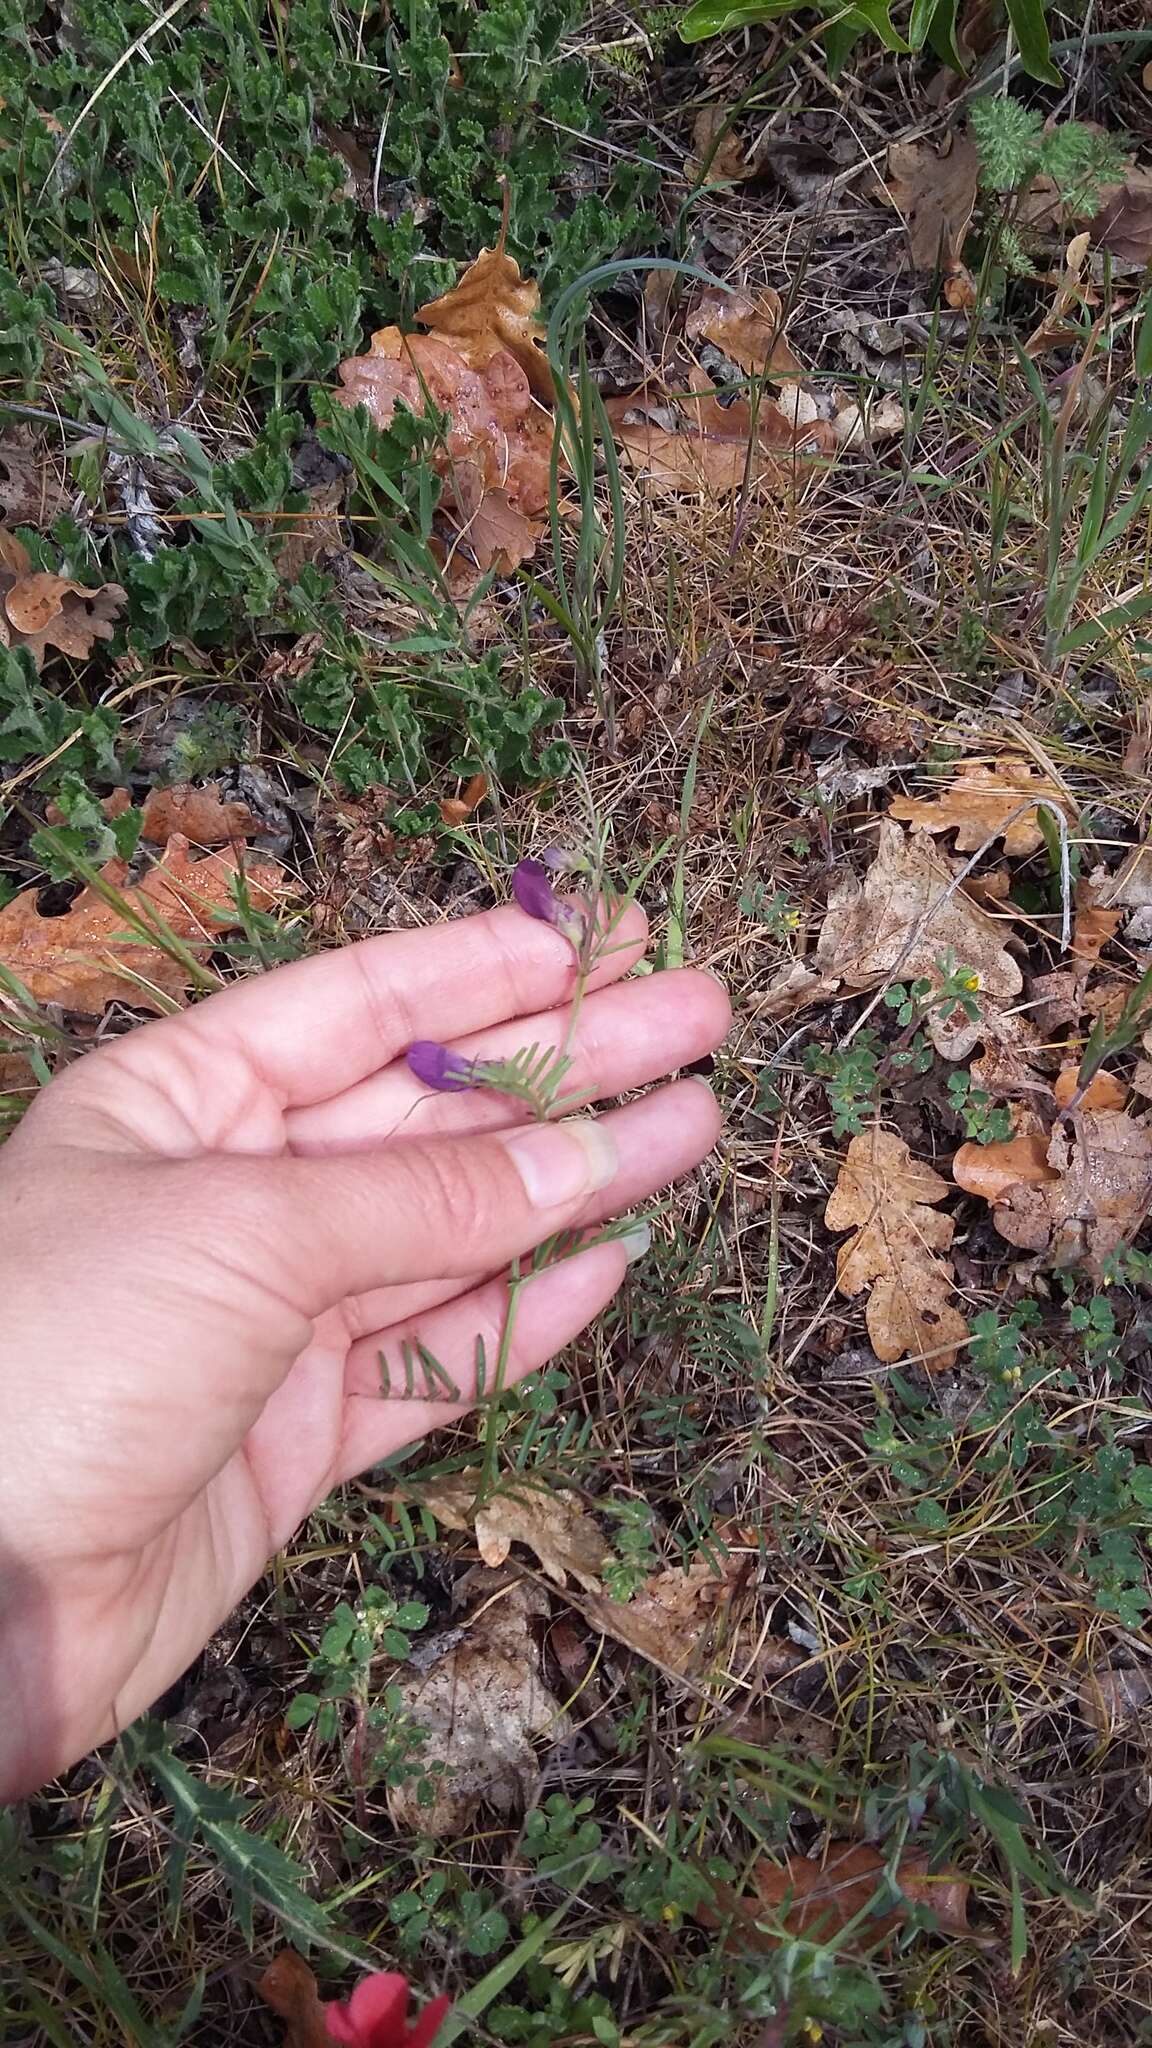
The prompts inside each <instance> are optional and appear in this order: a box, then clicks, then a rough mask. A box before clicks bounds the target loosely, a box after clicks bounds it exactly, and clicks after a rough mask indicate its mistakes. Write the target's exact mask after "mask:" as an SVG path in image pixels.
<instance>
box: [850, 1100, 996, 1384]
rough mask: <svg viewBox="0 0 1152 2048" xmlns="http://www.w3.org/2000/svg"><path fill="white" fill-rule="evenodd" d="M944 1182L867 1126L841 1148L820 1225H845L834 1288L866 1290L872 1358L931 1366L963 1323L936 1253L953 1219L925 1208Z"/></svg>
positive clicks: (941, 1365)
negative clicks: (846, 1232)
mask: <svg viewBox="0 0 1152 2048" xmlns="http://www.w3.org/2000/svg"><path fill="white" fill-rule="evenodd" d="M947 1193H948V1183H947V1181H946V1180H943V1179H942V1178H941V1176H940V1175H939V1174H938V1173H935V1172H934V1171H933V1169H932V1168H931V1167H930V1166H922V1165H920V1163H919V1162H918V1161H917V1160H915V1159H913V1157H912V1155H911V1153H910V1152H909V1150H908V1147H907V1145H906V1144H905V1142H904V1140H903V1138H898V1137H897V1136H896V1133H895V1132H894V1131H885V1130H881V1128H880V1127H879V1125H874V1126H873V1128H872V1129H871V1130H867V1131H861V1132H860V1133H859V1135H858V1136H857V1137H855V1138H853V1140H852V1142H851V1144H850V1145H849V1147H848V1153H847V1157H846V1158H845V1160H844V1163H843V1165H842V1166H841V1168H840V1177H839V1179H838V1180H837V1182H836V1186H835V1187H834V1188H833V1190H832V1193H831V1195H830V1196H829V1198H828V1204H827V1207H826V1208H825V1211H824V1221H825V1223H826V1224H827V1226H828V1229H829V1230H854V1231H855V1235H854V1236H853V1237H850V1238H849V1239H848V1241H847V1243H846V1244H842V1245H841V1247H840V1250H839V1252H838V1253H837V1255H836V1286H837V1288H838V1290H839V1292H840V1293H841V1294H846V1295H855V1294H860V1293H862V1292H863V1290H864V1289H865V1288H869V1289H870V1293H869V1297H868V1306H867V1309H866V1310H865V1321H866V1322H867V1325H868V1336H869V1339H870V1340H871V1344H872V1349H873V1350H874V1352H875V1353H876V1356H877V1358H880V1359H883V1360H884V1362H885V1364H892V1363H894V1362H895V1360H896V1359H898V1358H916V1359H920V1360H921V1361H922V1362H923V1364H924V1365H926V1366H927V1367H928V1369H929V1370H930V1371H933V1372H943V1371H946V1370H947V1368H948V1367H949V1366H950V1365H952V1364H953V1363H954V1361H955V1358H956V1352H957V1349H958V1348H959V1346H960V1345H961V1344H962V1343H963V1342H964V1340H965V1338H966V1337H967V1335H968V1325H967V1323H966V1322H965V1321H964V1318H963V1316H962V1315H961V1314H960V1311H959V1309H957V1308H956V1307H955V1306H954V1305H953V1301H952V1296H953V1294H954V1292H955V1279H954V1276H953V1272H952V1266H951V1262H950V1261H949V1260H947V1259H943V1258H939V1257H937V1256H936V1254H937V1253H940V1252H946V1251H947V1249H948V1247H949V1245H950V1244H951V1242H952V1232H953V1229H954V1227H955V1226H954V1224H953V1222H952V1218H951V1217H950V1216H945V1215H943V1214H942V1213H941V1211H940V1210H939V1209H937V1208H936V1207H935V1206H933V1205H934V1204H935V1203H937V1202H942V1201H943V1200H944V1198H945V1196H946V1195H947Z"/></svg>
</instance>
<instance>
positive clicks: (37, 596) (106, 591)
mask: <svg viewBox="0 0 1152 2048" xmlns="http://www.w3.org/2000/svg"><path fill="white" fill-rule="evenodd" d="M127 602H128V593H127V591H125V590H123V589H122V588H121V586H120V584H119V583H102V584H101V585H100V586H99V588H97V589H91V588H90V587H89V586H88V585H87V584H86V583H75V582H73V580H72V578H71V577H69V576H55V575H52V574H51V573H50V572H49V571H47V570H44V569H33V567H32V558H31V556H30V555H29V553H28V550H27V548H26V547H25V546H24V543H23V541H21V540H18V539H17V537H16V535H15V534H14V533H9V532H7V531H6V530H5V529H3V528H0V647H10V648H20V647H23V648H26V649H27V651H28V653H29V654H30V655H31V656H32V659H33V661H34V662H35V664H36V666H37V668H42V667H43V665H44V660H45V656H46V655H47V652H48V649H49V648H50V647H54V648H56V649H58V650H59V652H60V653H61V654H68V655H71V657H72V659H73V660H74V661H86V660H87V659H88V657H89V655H90V654H91V652H92V649H93V647H94V646H95V644H96V642H97V640H111V638H112V635H113V633H114V632H115V630H116V621H117V619H118V618H119V616H120V612H121V611H122V609H123V607H124V605H125V604H126V603H127Z"/></svg>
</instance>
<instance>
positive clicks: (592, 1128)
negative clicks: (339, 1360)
mask: <svg viewBox="0 0 1152 2048" xmlns="http://www.w3.org/2000/svg"><path fill="white" fill-rule="evenodd" d="M611 1121H612V1120H611V1119H610V1118H609V1119H607V1120H606V1121H602V1122H595V1121H593V1119H592V1118H590V1117H573V1118H571V1119H570V1120H569V1121H568V1122H566V1123H558V1124H531V1125H528V1126H527V1127H524V1128H521V1129H518V1130H512V1131H505V1132H500V1133H493V1134H484V1135H476V1136H469V1137H460V1138H434V1139H400V1140H394V1141H393V1142H392V1143H391V1144H389V1145H387V1146H386V1147H385V1148H383V1149H382V1150H380V1151H378V1152H355V1153H349V1154H345V1155H343V1156H341V1155H339V1154H329V1155H325V1156H323V1157H321V1158H316V1159H291V1158H288V1159H275V1160H268V1161H256V1160H253V1159H250V1158H241V1157H232V1158H229V1159H222V1158H220V1157H219V1155H217V1156H216V1157H215V1158H214V1159H213V1160H212V1162H211V1167H210V1169H208V1170H210V1171H211V1174H212V1176H213V1194H212V1205H211V1212H212V1214H213V1215H214V1216H215V1217H216V1218H217V1219H218V1220H219V1221H221V1222H223V1221H224V1220H225V1218H227V1225H228V1228H229V1234H230V1249H231V1256H232V1259H233V1260H234V1259H235V1256H236V1248H237V1246H238V1245H241V1244H243V1245H247V1246H248V1247H250V1250H249V1253H248V1261H250V1262H252V1263H255V1262H256V1261H257V1260H258V1267H259V1277H260V1278H261V1279H262V1280H264V1281H265V1283H266V1284H267V1281H268V1280H269V1279H271V1280H272V1281H273V1284H274V1285H275V1286H276V1288H277V1291H278V1292H279V1293H280V1294H281V1296H282V1298H284V1299H286V1300H288V1301H290V1302H291V1303H292V1305H293V1306H294V1307H296V1308H298V1309H299V1310H300V1311H301V1312H302V1313H303V1314H304V1315H307V1316H316V1315H319V1314H321V1313H322V1311H323V1310H324V1309H326V1308H330V1307H332V1306H333V1304H334V1303H336V1302H338V1301H341V1300H343V1298H344V1297H345V1296H346V1295H352V1294H366V1293H368V1292H369V1291H370V1290H372V1289H373V1288H377V1287H389V1286H395V1285H397V1284H398V1283H405V1282H408V1281H417V1280H437V1279H467V1278H471V1277H474V1276H475V1274H477V1273H481V1272H492V1271H495V1270H498V1269H499V1268H500V1267H501V1266H505V1265H507V1264H508V1261H509V1260H510V1259H514V1258H516V1257H518V1256H519V1255H521V1254H523V1253H525V1252H528V1251H531V1250H532V1248H533V1247H534V1246H535V1245H538V1244H539V1243H540V1242H541V1240H542V1239H544V1238H546V1237H550V1236H551V1235H552V1234H553V1232H555V1231H558V1230H563V1229H565V1228H566V1227H568V1226H569V1225H571V1224H574V1223H576V1222H578V1221H579V1219H580V1217H581V1214H582V1212H583V1210H584V1209H585V1207H586V1205H587V1202H588V1199H589V1197H590V1196H591V1195H593V1194H595V1193H596V1191H597V1190H598V1189H600V1188H604V1187H607V1186H608V1184H609V1182H610V1181H611V1180H612V1179H613V1178H614V1176H615V1174H616V1169H617V1164H618V1160H617V1149H616V1145H615V1142H614V1140H613V1137H612V1133H611V1129H610V1127H609V1126H610V1124H611ZM206 1164H207V1163H206V1162H205V1165H206ZM270 1267H271V1268H272V1269H273V1270H272V1271H271V1272H270V1271H269V1268H270Z"/></svg>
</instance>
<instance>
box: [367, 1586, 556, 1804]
mask: <svg viewBox="0 0 1152 2048" xmlns="http://www.w3.org/2000/svg"><path fill="white" fill-rule="evenodd" d="M464 1589H465V1590H466V1591H467V1593H468V1594H469V1595H475V1596H476V1598H477V1600H478V1603H479V1604H478V1605H477V1606H476V1607H475V1608H474V1610H473V1612H472V1614H471V1616H470V1617H469V1619H468V1620H467V1621H466V1622H465V1623H464V1624H463V1629H464V1635H463V1640H460V1639H459V1636H460V1631H459V1629H453V1630H451V1631H450V1632H449V1636H448V1638H447V1646H446V1647H445V1649H444V1653H443V1655H441V1656H440V1657H438V1658H437V1659H436V1661H435V1662H433V1663H432V1664H431V1665H428V1664H427V1662H426V1660H425V1658H424V1657H422V1660H421V1662H422V1669H421V1670H419V1671H403V1672H401V1673H400V1675H399V1677H398V1678H397V1680H396V1692H397V1695H398V1701H399V1706H400V1709H401V1710H402V1711H403V1712H405V1713H407V1714H410V1715H411V1717H412V1719H413V1721H414V1722H415V1723H416V1725H417V1727H418V1728H420V1729H422V1730H423V1731H424V1734H425V1735H426V1737H427V1752H426V1753H427V1757H428V1760H429V1762H430V1763H435V1764H436V1765H437V1766H438V1769H437V1771H436V1774H435V1775H433V1776H430V1777H429V1778H427V1779H424V1780H419V1779H417V1780H411V1779H409V1780H406V1781H404V1782H401V1783H399V1784H396V1785H392V1786H390V1787H389V1790H388V1811H389V1814H390V1816H391V1818H392V1822H393V1824H394V1826H396V1827H398V1828H408V1829H411V1830H412V1831H413V1832H415V1833H417V1834H421V1835H432V1836H435V1837H443V1836H451V1835H459V1834H462V1833H463V1832H464V1830H465V1828H467V1827H469V1826H470V1825H471V1822H472V1820H473V1819H474V1817H475V1815H476V1813H477V1812H478V1810H479V1808H480V1807H481V1806H482V1805H484V1806H490V1807H492V1808H493V1810H494V1811H495V1812H497V1813H499V1814H501V1815H502V1816H503V1817H504V1818H508V1817H509V1816H510V1815H512V1814H515V1813H518V1812H520V1811H522V1810H523V1808H524V1806H525V1805H526V1803H527V1801H528V1799H529V1798H530V1796H531V1793H532V1790H533V1788H534V1786H535V1784H536V1782H537V1779H538V1777H539V1766H538V1764H537V1758H536V1749H535V1747H534V1745H535V1744H536V1743H537V1742H543V1741H549V1742H553V1743H556V1742H562V1741H565V1740H566V1739H567V1737H568V1735H569V1734H570V1732H571V1722H570V1720H569V1718H568V1716H567V1714H566V1713H565V1712H564V1710H563V1708H562V1707H561V1705H560V1702H559V1701H558V1700H557V1699H556V1698H555V1697H554V1695H553V1694H552V1693H551V1691H550V1690H549V1688H548V1686H547V1684H546V1682H545V1680H544V1678H543V1675H542V1672H541V1666H540V1645H539V1635H540V1630H541V1627H542V1624H543V1622H544V1621H545V1619H546V1618H547V1615H548V1611H549V1608H548V1599H547V1595H546V1594H545V1593H543V1592H542V1591H540V1589H539V1588H537V1587H536V1586H533V1585H531V1584H530V1583H529V1582H528V1581H526V1580H508V1579H504V1578H502V1577H501V1576H500V1575H498V1574H496V1573H493V1572H489V1571H486V1570H484V1569H483V1568H482V1567H477V1568H476V1569H475V1570H474V1571H472V1572H470V1573H469V1574H468V1577H467V1579H466V1580H465V1581H464ZM432 1648H434V1645H426V1646H425V1649H426V1650H428V1649H432ZM429 1788H430V1793H431V1796H430V1797H429Z"/></svg>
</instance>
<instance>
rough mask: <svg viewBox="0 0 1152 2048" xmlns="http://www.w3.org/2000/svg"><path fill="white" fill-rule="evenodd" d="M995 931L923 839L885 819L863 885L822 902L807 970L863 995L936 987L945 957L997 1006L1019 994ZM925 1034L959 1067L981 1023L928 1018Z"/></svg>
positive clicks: (847, 885) (1019, 981) (1017, 975)
mask: <svg viewBox="0 0 1152 2048" xmlns="http://www.w3.org/2000/svg"><path fill="white" fill-rule="evenodd" d="M1002 930H1003V927H1002V925H1000V924H998V923H996V922H995V921H994V920H993V919H992V918H991V917H989V916H988V915H987V913H986V912H985V911H983V910H982V909H981V908H980V906H979V905H978V904H976V903H974V902H973V901H972V899H971V897H970V896H968V895H966V894H965V892H964V891H963V890H962V889H960V888H958V887H957V886H956V885H955V874H954V871H953V869H952V868H951V867H949V865H948V864H947V862H946V861H944V860H943V859H942V858H941V856H940V855H939V854H938V853H937V851H936V849H935V847H934V846H933V844H932V841H931V839H930V838H928V837H927V835H926V834H923V833H913V834H912V835H911V837H906V836H905V834H904V833H903V832H902V831H901V829H900V827H899V825H897V824H895V823H893V821H892V820H891V819H889V818H885V819H883V820H882V821H881V824H880V831H879V837H878V840H877V845H876V856H875V859H874V860H873V862H872V865H871V867H870V868H869V869H868V871H867V873H866V874H865V876H864V878H863V881H858V880H857V879H856V877H855V876H854V875H848V876H846V877H845V879H844V881H843V882H842V883H841V884H840V886H839V888H838V889H836V890H835V891H834V893H833V895H832V896H831V898H830V900H829V903H828V910H827V914H826V916H825V919H824V924H823V928H822V930H821V933H820V938H819V941H818V943H817V946H816V954H815V963H814V964H815V966H816V967H817V968H818V969H819V970H820V971H821V972H822V973H823V974H824V975H825V976H828V977H838V978H839V979H840V980H841V981H842V982H843V983H844V984H845V985H846V986H847V987H848V988H851V989H866V988H872V987H874V986H875V985H876V984H877V983H879V982H883V981H887V980H889V979H891V978H898V979H899V980H901V981H906V982H907V981H917V980H921V979H926V980H928V981H930V982H932V983H934V984H935V983H938V982H939V980H940V962H941V961H942V960H943V959H944V958H945V957H946V956H948V955H951V957H952V959H953V961H954V962H955V964H956V966H957V967H967V968H969V969H971V971H972V973H973V974H974V975H975V977H976V988H977V990H978V991H979V994H980V997H981V998H982V999H983V1000H984V1001H985V1002H987V1001H988V1000H989V999H991V1001H992V1002H995V1001H997V1000H998V999H1000V998H1002V997H1008V996H1014V995H1018V994H1019V992H1020V989H1021V987H1022V986H1023V976H1022V974H1021V972H1020V969H1019V967H1018V966H1017V964H1016V962H1015V960H1013V958H1012V956H1011V954H1010V953H1008V952H1007V951H1006V950H1005V947H1004V943H1003V938H1002ZM926 1028H927V1031H928V1035H929V1037H930V1038H931V1040H932V1043H933V1044H934V1045H935V1047H936V1049H937V1051H938V1052H942V1053H943V1054H944V1055H945V1057H947V1058H948V1059H963V1058H965V1057H966V1056H967V1055H968V1053H970V1052H971V1051H972V1048H973V1047H974V1046H975V1045H976V1044H977V1043H978V1041H979V1039H980V1038H981V1036H982V1034H983V1026H982V1024H981V1022H980V1021H979V1019H978V1018H977V1019H970V1018H967V1017H966V1016H965V1015H964V1014H963V1012H962V1011H960V1010H956V1011H955V1012H954V1013H952V1014H947V1013H946V1012H944V1011H943V1010H941V1009H933V1010H931V1011H930V1012H929V1015H928V1020H927V1026H926Z"/></svg>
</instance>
